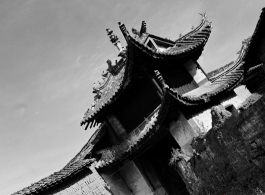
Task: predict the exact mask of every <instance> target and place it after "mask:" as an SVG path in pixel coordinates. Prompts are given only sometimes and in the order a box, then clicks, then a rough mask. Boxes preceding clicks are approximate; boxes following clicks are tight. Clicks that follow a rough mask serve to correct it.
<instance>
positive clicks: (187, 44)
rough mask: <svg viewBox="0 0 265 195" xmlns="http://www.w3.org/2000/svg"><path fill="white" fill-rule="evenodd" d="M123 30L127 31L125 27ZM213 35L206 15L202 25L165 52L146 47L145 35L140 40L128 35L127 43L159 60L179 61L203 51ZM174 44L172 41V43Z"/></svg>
mask: <svg viewBox="0 0 265 195" xmlns="http://www.w3.org/2000/svg"><path fill="white" fill-rule="evenodd" d="M123 28H124V29H125V27H124V25H123ZM210 33H211V23H210V22H209V21H208V20H207V19H206V17H205V15H203V17H202V21H201V23H200V25H199V26H198V27H197V28H195V29H193V30H192V31H191V32H189V33H187V34H186V35H184V36H182V37H181V38H179V39H177V40H176V41H175V42H173V43H174V45H173V46H172V47H168V48H167V49H166V50H164V51H159V50H154V49H152V48H150V47H148V46H147V45H145V43H144V41H143V40H146V38H147V37H148V34H145V35H143V37H144V38H141V39H139V38H138V37H137V36H136V38H133V37H131V36H130V35H129V33H126V34H125V36H127V37H126V40H127V42H131V43H133V45H135V46H136V47H137V48H138V49H140V51H142V52H144V53H146V54H148V55H149V56H151V57H153V58H157V59H179V58H183V57H186V56H189V57H190V56H191V54H194V53H196V52H197V51H200V52H201V51H202V50H203V48H204V46H205V44H206V42H207V40H208V38H209V36H210ZM170 42H172V41H170Z"/></svg>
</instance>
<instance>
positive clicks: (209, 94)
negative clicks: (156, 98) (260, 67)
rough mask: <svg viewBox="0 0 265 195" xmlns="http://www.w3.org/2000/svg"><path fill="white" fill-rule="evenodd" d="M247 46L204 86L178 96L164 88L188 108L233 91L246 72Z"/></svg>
mask: <svg viewBox="0 0 265 195" xmlns="http://www.w3.org/2000/svg"><path fill="white" fill-rule="evenodd" d="M246 48H247V45H245V46H244V49H242V50H241V53H240V54H239V57H238V59H237V60H236V62H234V63H233V64H232V65H230V66H229V68H227V69H225V70H224V71H223V72H221V73H219V74H217V75H215V76H214V77H212V78H211V81H208V82H206V83H205V84H204V85H202V86H200V87H198V88H196V89H194V90H192V91H189V92H187V93H185V94H183V95H180V94H179V93H178V92H177V91H175V90H174V89H172V88H170V87H168V86H165V88H166V89H167V90H168V91H169V92H170V94H171V95H172V96H173V97H175V99H176V100H177V101H178V102H179V103H180V104H185V105H189V106H194V105H201V104H205V103H207V102H210V101H211V100H213V99H215V98H217V97H219V96H221V95H222V94H224V93H226V92H228V91H230V90H232V89H234V88H235V87H236V86H237V85H239V84H240V82H241V81H242V80H243V78H244V75H245V74H246V73H247V71H248V66H247V64H246V63H245V62H244V61H243V58H244V56H245V51H246Z"/></svg>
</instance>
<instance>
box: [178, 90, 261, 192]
mask: <svg viewBox="0 0 265 195" xmlns="http://www.w3.org/2000/svg"><path fill="white" fill-rule="evenodd" d="M239 111H240V113H239V114H238V115H231V113H229V112H228V111H226V110H225V109H223V108H222V107H221V106H220V107H214V108H213V109H212V110H211V114H212V123H213V124H212V126H213V128H212V129H211V130H210V131H209V132H208V133H207V134H206V135H202V136H199V137H197V138H196V139H195V140H194V141H193V143H192V147H193V149H194V153H193V154H194V155H193V157H192V158H191V159H190V160H189V161H185V160H184V159H182V160H180V161H178V162H175V165H176V166H177V167H178V169H179V172H180V174H181V175H182V178H183V180H184V181H185V183H186V185H187V188H188V190H189V191H190V194H194V195H195V194H196V195H199V194H203V195H205V194H218V195H220V194H226V195H228V194H231V195H232V194H233V195H234V194H240V195H243V194H246V195H250V194H263V193H264V194H265V186H264V182H265V133H264V132H265V131H264V129H265V98H264V97H261V96H260V95H257V94H253V95H252V96H250V97H249V98H248V99H247V100H246V102H245V103H244V104H243V105H242V106H241V107H240V108H239ZM176 159H177V158H176Z"/></svg>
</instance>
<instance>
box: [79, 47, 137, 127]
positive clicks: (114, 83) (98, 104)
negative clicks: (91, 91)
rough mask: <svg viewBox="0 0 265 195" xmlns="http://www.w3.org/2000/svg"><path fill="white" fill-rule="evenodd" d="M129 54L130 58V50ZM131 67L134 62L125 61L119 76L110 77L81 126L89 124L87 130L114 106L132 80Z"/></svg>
mask: <svg viewBox="0 0 265 195" xmlns="http://www.w3.org/2000/svg"><path fill="white" fill-rule="evenodd" d="M127 52H128V54H127V55H128V56H130V52H129V50H128V51H127ZM131 66H132V60H128V59H126V60H124V62H123V64H122V66H121V68H120V70H119V71H118V72H117V74H113V75H110V76H109V77H108V78H107V82H106V83H104V85H103V86H101V87H100V88H99V92H98V94H99V96H98V97H97V98H96V99H95V100H94V102H93V103H92V106H91V107H90V108H89V109H88V110H87V111H86V113H85V114H84V117H83V120H82V121H81V125H84V124H87V126H86V129H87V127H88V125H89V124H90V123H92V124H93V122H94V120H95V119H96V118H97V117H98V116H99V115H100V114H101V113H102V111H103V110H104V109H106V108H107V106H109V105H110V104H112V103H113V102H114V101H115V100H116V99H117V97H118V96H119V95H120V93H121V92H122V91H123V90H124V89H125V88H126V87H127V85H128V83H129V79H130V78H129V77H130V69H131ZM92 124H91V125H92Z"/></svg>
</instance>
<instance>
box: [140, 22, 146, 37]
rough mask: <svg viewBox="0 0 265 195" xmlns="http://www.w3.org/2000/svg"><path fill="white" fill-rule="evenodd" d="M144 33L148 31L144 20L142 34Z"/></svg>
mask: <svg viewBox="0 0 265 195" xmlns="http://www.w3.org/2000/svg"><path fill="white" fill-rule="evenodd" d="M143 33H146V22H145V21H142V26H141V30H140V34H141V35H142V34H143Z"/></svg>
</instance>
